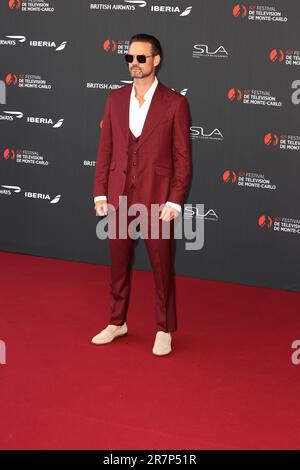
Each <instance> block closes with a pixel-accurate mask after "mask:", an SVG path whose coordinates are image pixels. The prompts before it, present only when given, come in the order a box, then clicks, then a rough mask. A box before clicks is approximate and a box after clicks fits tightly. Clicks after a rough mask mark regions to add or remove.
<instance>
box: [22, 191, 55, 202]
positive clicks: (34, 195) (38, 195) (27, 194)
mask: <svg viewBox="0 0 300 470" xmlns="http://www.w3.org/2000/svg"><path fill="white" fill-rule="evenodd" d="M25 197H29V198H32V199H43V200H47V201H49V202H50V204H57V203H58V202H59V201H60V198H61V194H58V195H57V196H55V198H53V199H51V198H50V196H49V194H43V193H32V192H30V191H26V192H25Z"/></svg>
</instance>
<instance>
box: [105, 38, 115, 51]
mask: <svg viewBox="0 0 300 470" xmlns="http://www.w3.org/2000/svg"><path fill="white" fill-rule="evenodd" d="M103 49H104V50H105V52H114V51H115V50H116V49H117V43H116V41H114V40H113V39H106V40H105V41H104V43H103Z"/></svg>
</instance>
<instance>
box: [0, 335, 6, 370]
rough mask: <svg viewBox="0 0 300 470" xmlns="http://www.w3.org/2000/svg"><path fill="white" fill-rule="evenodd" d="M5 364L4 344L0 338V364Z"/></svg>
mask: <svg viewBox="0 0 300 470" xmlns="http://www.w3.org/2000/svg"><path fill="white" fill-rule="evenodd" d="M1 364H2V365H4V364H6V344H5V342H4V341H2V340H0V365H1Z"/></svg>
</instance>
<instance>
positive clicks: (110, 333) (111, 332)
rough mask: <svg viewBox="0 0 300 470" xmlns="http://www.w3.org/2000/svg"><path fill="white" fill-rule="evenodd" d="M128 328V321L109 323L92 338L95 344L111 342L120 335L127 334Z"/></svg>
mask: <svg viewBox="0 0 300 470" xmlns="http://www.w3.org/2000/svg"><path fill="white" fill-rule="evenodd" d="M127 332H128V329H127V325H126V323H124V324H123V325H120V326H118V325H108V326H107V327H106V328H104V330H102V331H100V333H98V334H97V335H96V336H94V338H92V341H91V342H92V343H93V344H106V343H111V341H113V340H114V339H115V338H118V337H119V336H125V335H127Z"/></svg>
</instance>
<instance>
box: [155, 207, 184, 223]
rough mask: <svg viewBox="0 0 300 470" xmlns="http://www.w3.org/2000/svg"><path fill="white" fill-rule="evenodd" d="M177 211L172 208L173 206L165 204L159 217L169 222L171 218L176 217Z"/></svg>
mask: <svg viewBox="0 0 300 470" xmlns="http://www.w3.org/2000/svg"><path fill="white" fill-rule="evenodd" d="M178 214H179V212H178V211H177V210H176V209H174V207H171V206H169V205H168V204H165V205H164V207H163V210H162V211H161V213H160V216H159V219H162V220H164V221H166V222H169V221H170V220H172V219H175V217H177V216H178Z"/></svg>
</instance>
